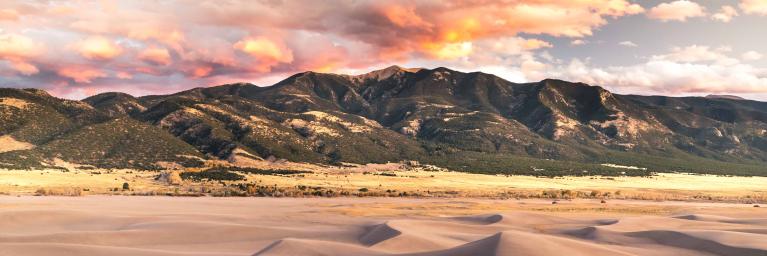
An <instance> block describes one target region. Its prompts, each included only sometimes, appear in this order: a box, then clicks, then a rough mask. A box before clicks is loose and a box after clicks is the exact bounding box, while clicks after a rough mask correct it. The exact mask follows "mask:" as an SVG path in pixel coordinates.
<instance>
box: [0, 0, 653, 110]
mask: <svg viewBox="0 0 767 256" xmlns="http://www.w3.org/2000/svg"><path fill="white" fill-rule="evenodd" d="M644 11H645V10H644V9H643V8H642V7H641V6H640V5H639V4H636V3H632V2H631V1H629V0H583V1H572V0H519V1H517V0H514V1H508V0H472V1H464V0H445V1H406V0H392V1H386V2H380V1H355V0H328V1H325V2H322V3H319V2H316V1H246V0H231V1H215V0H200V1H193V2H188V1H180V0H169V1H129V0H115V1H39V2H24V1H4V2H2V3H0V22H2V23H3V31H2V32H0V33H5V34H4V35H3V36H0V59H1V60H2V62H3V63H2V65H0V67H1V68H2V69H5V70H0V72H2V74H3V75H2V77H0V82H1V83H3V84H7V85H10V86H15V87H26V86H38V87H44V88H51V89H53V88H56V89H55V91H57V92H62V93H70V92H78V93H79V94H77V95H80V94H81V93H87V92H96V91H108V90H118V91H128V92H136V93H166V92H169V91H173V90H181V89H186V88H188V87H192V86H200V85H214V84H216V83H228V82H238V81H257V82H260V81H267V80H268V81H271V80H269V79H273V78H275V77H281V76H285V75H287V74H290V73H295V72H301V71H305V70H317V71H323V72H338V71H342V70H369V69H370V68H371V67H375V66H387V65H390V64H391V63H408V62H422V63H427V62H430V63H440V64H439V65H443V66H449V65H456V66H488V67H489V66H491V65H494V64H497V65H505V64H512V65H516V66H519V67H520V68H522V67H523V68H524V70H526V71H529V72H539V70H540V69H541V67H542V66H545V61H542V60H541V59H540V58H541V56H538V55H537V54H538V52H539V51H540V50H542V49H547V48H553V47H554V45H553V44H552V43H553V42H559V41H558V40H557V39H556V38H564V40H567V41H570V40H581V41H583V42H585V41H584V39H583V38H584V37H588V36H592V35H593V34H594V32H595V31H596V30H598V29H599V28H601V27H603V26H605V25H606V24H608V23H609V22H612V21H613V20H615V19H618V18H620V17H623V16H628V15H635V14H639V13H642V12H644ZM7 35H13V36H7ZM523 37H524V38H523ZM9 38H10V39H9ZM544 38H545V39H546V40H543V39H544ZM9 42H10V43H9ZM46 45H47V46H54V45H55V46H64V47H60V48H61V49H56V51H47V50H46ZM496 45H501V46H502V47H497V46H496ZM8 49H12V50H8ZM42 53H44V54H42ZM549 57H551V56H549ZM551 58H553V57H551ZM470 62H475V63H470ZM435 65H437V64H435ZM96 67H97V68H96ZM265 79H266V80H265ZM264 83H266V82H264ZM83 84H88V85H87V86H88V88H92V89H89V90H79V89H78V90H75V89H71V90H67V89H65V87H67V86H69V87H73V88H81V87H82V86H84V85H83ZM169 84H172V85H169ZM72 95H75V94H72Z"/></svg>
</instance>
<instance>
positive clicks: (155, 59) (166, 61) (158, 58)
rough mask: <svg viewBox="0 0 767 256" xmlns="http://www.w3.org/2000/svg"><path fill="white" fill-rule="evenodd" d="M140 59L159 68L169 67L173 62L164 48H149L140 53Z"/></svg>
mask: <svg viewBox="0 0 767 256" xmlns="http://www.w3.org/2000/svg"><path fill="white" fill-rule="evenodd" d="M138 59H139V60H142V61H144V62H146V63H149V64H152V65H158V66H167V65H170V64H171V62H172V61H173V60H171V56H170V53H168V49H165V48H162V47H148V48H146V49H144V50H143V51H141V53H139V55H138Z"/></svg>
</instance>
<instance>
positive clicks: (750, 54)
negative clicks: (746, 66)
mask: <svg viewBox="0 0 767 256" xmlns="http://www.w3.org/2000/svg"><path fill="white" fill-rule="evenodd" d="M762 57H764V55H762V54H761V53H758V52H756V51H747V52H745V53H743V55H741V58H742V59H743V60H746V61H754V60H761V59H762Z"/></svg>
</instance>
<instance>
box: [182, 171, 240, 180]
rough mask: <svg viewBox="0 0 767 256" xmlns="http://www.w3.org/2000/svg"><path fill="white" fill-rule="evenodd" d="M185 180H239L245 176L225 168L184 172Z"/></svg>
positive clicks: (183, 177)
mask: <svg viewBox="0 0 767 256" xmlns="http://www.w3.org/2000/svg"><path fill="white" fill-rule="evenodd" d="M180 175H181V178H182V179H184V180H193V181H205V180H207V181H237V180H244V179H245V176H243V175H240V174H237V173H234V172H230V171H223V170H205V171H201V172H183V173H181V174H180Z"/></svg>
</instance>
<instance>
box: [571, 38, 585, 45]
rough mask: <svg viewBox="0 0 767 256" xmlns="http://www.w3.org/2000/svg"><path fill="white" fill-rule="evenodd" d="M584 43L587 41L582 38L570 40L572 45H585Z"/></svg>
mask: <svg viewBox="0 0 767 256" xmlns="http://www.w3.org/2000/svg"><path fill="white" fill-rule="evenodd" d="M584 44H586V41H585V40H581V39H575V40H573V41H570V45H584Z"/></svg>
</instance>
